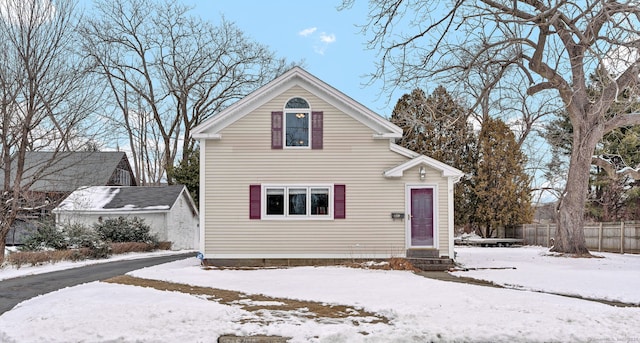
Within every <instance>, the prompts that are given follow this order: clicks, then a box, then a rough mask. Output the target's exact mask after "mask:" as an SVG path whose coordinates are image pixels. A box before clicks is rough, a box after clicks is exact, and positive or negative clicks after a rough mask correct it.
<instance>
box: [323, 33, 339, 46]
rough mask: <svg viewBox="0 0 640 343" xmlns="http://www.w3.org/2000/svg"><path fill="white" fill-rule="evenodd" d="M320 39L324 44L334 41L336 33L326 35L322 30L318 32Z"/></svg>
mask: <svg viewBox="0 0 640 343" xmlns="http://www.w3.org/2000/svg"><path fill="white" fill-rule="evenodd" d="M320 41H321V42H322V43H325V44H331V43H333V42H335V41H336V35H334V34H333V33H332V34H330V35H328V34H326V33H324V32H323V33H321V34H320Z"/></svg>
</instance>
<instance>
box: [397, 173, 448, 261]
mask: <svg viewBox="0 0 640 343" xmlns="http://www.w3.org/2000/svg"><path fill="white" fill-rule="evenodd" d="M425 188H426V189H432V190H433V246H429V245H420V246H413V245H411V190H412V189H425ZM404 199H405V204H404V208H405V213H406V215H405V217H406V219H405V221H404V223H405V224H404V232H405V246H406V248H407V249H438V247H439V243H440V242H439V241H440V240H439V239H438V236H439V233H440V229H439V228H440V226H439V224H438V222H439V220H438V212H439V211H438V208H439V206H438V185H437V184H406V185H405V196H404Z"/></svg>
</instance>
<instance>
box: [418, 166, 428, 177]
mask: <svg viewBox="0 0 640 343" xmlns="http://www.w3.org/2000/svg"><path fill="white" fill-rule="evenodd" d="M418 172H419V173H420V180H424V178H425V177H427V171H426V170H425V169H424V167H423V166H420V169H419V170H418Z"/></svg>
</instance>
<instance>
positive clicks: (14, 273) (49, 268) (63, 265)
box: [0, 247, 196, 342]
mask: <svg viewBox="0 0 640 343" xmlns="http://www.w3.org/2000/svg"><path fill="white" fill-rule="evenodd" d="M15 251H17V249H15V248H14V247H11V249H7V250H5V255H6V254H8V253H10V252H15ZM188 252H193V255H194V256H195V255H196V252H195V251H190V250H158V251H154V252H145V253H126V254H119V255H113V256H111V257H110V258H109V259H100V260H83V261H77V262H72V261H61V262H56V263H47V264H44V265H39V266H30V265H29V266H22V267H20V268H16V267H15V266H13V265H9V264H5V265H2V266H0V281H2V280H5V279H11V278H16V277H21V276H28V275H36V274H43V273H49V272H55V271H58V270H64V269H70V268H79V267H84V266H87V265H90V264H99V263H107V262H113V261H123V260H134V259H139V258H147V257H157V256H168V255H179V254H184V253H188ZM0 342H2V340H0Z"/></svg>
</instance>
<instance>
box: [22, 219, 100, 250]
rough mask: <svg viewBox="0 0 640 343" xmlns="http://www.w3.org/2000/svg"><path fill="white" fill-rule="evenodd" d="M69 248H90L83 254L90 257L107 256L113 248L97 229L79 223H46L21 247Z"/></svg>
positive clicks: (33, 248) (27, 248) (42, 248)
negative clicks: (60, 224)
mask: <svg viewBox="0 0 640 343" xmlns="http://www.w3.org/2000/svg"><path fill="white" fill-rule="evenodd" d="M67 249H72V250H73V249H88V250H87V253H84V254H83V255H86V256H87V257H90V258H107V257H109V255H110V250H111V248H110V247H109V244H108V243H107V242H105V241H104V240H103V239H102V238H101V237H100V235H98V233H97V232H96V231H95V230H93V229H91V228H90V227H86V226H84V225H82V224H78V223H69V224H65V225H62V226H56V225H54V224H53V223H44V224H42V225H41V226H40V227H39V228H38V230H36V232H34V233H33V234H32V235H31V236H29V237H28V238H27V240H26V241H25V244H24V245H23V246H22V248H21V250H23V251H49V250H67Z"/></svg>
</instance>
